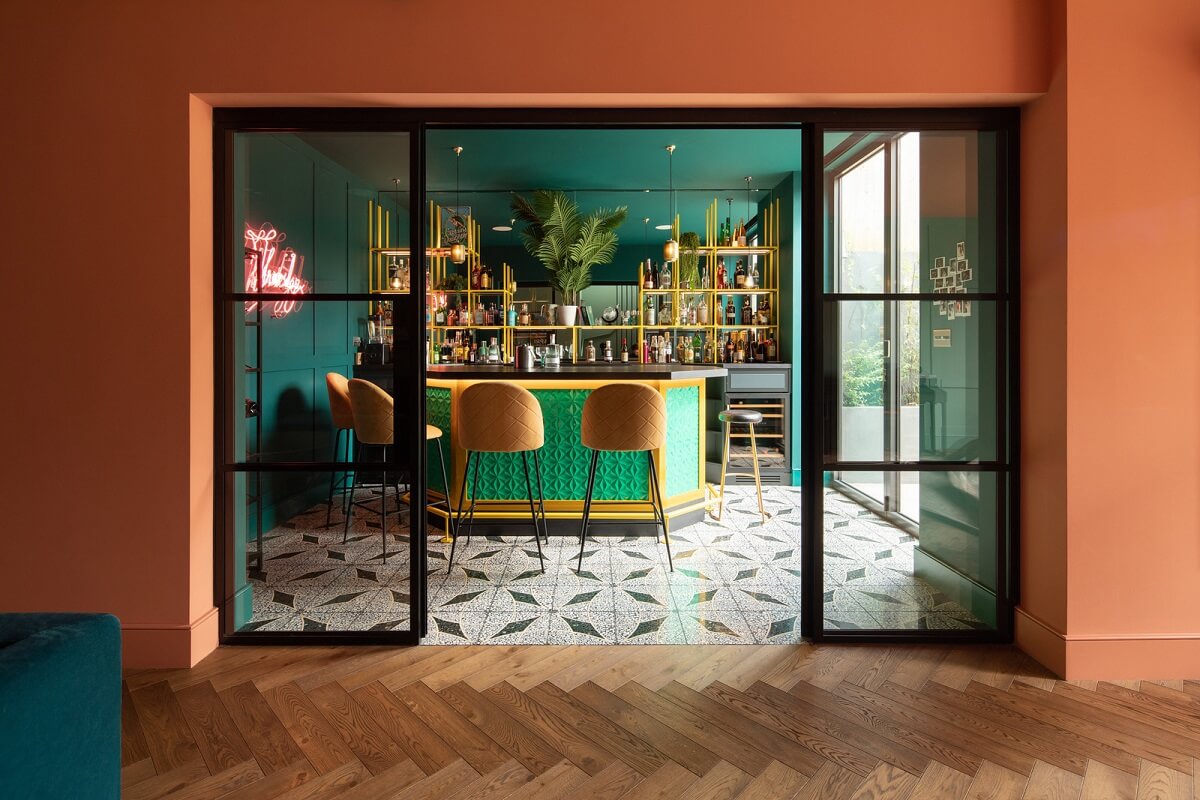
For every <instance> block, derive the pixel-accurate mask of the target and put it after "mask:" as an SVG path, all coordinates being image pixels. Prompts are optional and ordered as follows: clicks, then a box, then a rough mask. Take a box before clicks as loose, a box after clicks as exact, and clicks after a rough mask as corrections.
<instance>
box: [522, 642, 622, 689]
mask: <svg viewBox="0 0 1200 800" xmlns="http://www.w3.org/2000/svg"><path fill="white" fill-rule="evenodd" d="M585 648H586V649H592V648H587V646H586V645H573V646H571V647H564V648H562V649H561V650H559V651H558V652H556V653H554V654H552V655H550V656H548V657H547V658H541V659H538V660H537V661H535V662H533V663H531V664H528V665H526V666H524V667H521V668H520V669H518V670H516V671H514V672H513V673H512V674H511V675H509V676H507V677H506V678H505V679H504V680H505V682H506V683H508V684H509V685H510V686H512V687H513V688H514V689H516V690H517V691H519V692H524V691H526V690H528V689H532V688H533V687H534V686H537V685H538V684H539V683H542V682H543V681H546V680H550V679H551V678H552V677H553V676H555V675H557V674H558V673H559V672H562V671H563V670H564V669H568V668H570V667H572V666H575V665H578V664H581V663H582V664H586V663H588V661H590V658H588V653H586V652H581V651H582V650H584V649H585ZM614 649H615V648H614Z"/></svg>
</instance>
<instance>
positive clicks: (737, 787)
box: [687, 761, 751, 800]
mask: <svg viewBox="0 0 1200 800" xmlns="http://www.w3.org/2000/svg"><path fill="white" fill-rule="evenodd" d="M750 781H751V777H750V776H749V775H747V774H746V773H744V772H742V771H741V770H740V769H738V768H737V767H735V766H733V765H732V764H730V763H728V762H726V761H721V762H718V763H717V765H716V766H715V767H713V768H712V769H710V770H709V771H708V773H707V774H706V775H705V776H704V777H702V778H701V779H700V780H698V781H696V782H695V783H693V784H692V785H691V787H690V788H689V789H688V795H687V796H688V798H689V799H690V800H731V798H734V797H737V796H738V795H739V794H740V793H741V791H742V789H744V788H746V785H747V784H748V783H750Z"/></svg>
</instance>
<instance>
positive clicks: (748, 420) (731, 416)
mask: <svg viewBox="0 0 1200 800" xmlns="http://www.w3.org/2000/svg"><path fill="white" fill-rule="evenodd" d="M717 419H719V420H721V422H724V423H725V446H724V448H722V450H721V494H720V495H718V497H717V515H716V516H715V517H714V519H716V520H718V521H720V519H721V512H722V511H723V510H724V508H725V478H726V476H733V477H739V476H740V477H748V476H747V475H746V473H744V472H729V471H728V470H729V434H730V427H731V426H732V425H746V426H747V427H748V428H749V429H750V461H751V463H752V464H753V465H754V473H753V475H754V488H755V489H756V490H757V491H758V513H759V514H761V515H762V520H763V522H766V521H767V518H768V517H769V516H770V514H768V513H767V510H766V509H765V508H763V499H762V480H761V479H760V478H759V475H758V443H757V442H756V441H755V439H754V426H755V425H757V424H758V423H760V422H762V421H763V415H762V412H761V411H755V410H754V409H752V408H727V409H725V410H724V411H722V412H721V413H719V414H717Z"/></svg>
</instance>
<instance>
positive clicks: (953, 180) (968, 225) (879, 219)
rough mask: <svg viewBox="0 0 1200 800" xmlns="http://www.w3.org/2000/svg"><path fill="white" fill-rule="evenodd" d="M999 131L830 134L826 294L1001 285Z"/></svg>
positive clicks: (967, 290)
mask: <svg viewBox="0 0 1200 800" xmlns="http://www.w3.org/2000/svg"><path fill="white" fill-rule="evenodd" d="M997 143H998V140H997V135H996V134H995V133H994V132H990V131H920V132H918V131H908V132H904V131H886V132H879V131H838V132H830V133H827V134H826V135H825V185H826V199H825V210H826V217H827V224H826V235H825V239H826V258H825V263H826V270H825V290H826V291H828V292H843V293H862V292H874V293H880V292H897V293H915V292H936V293H939V294H942V293H944V294H974V293H980V292H997V291H1003V290H1004V289H1003V287H1001V286H999V285H998V282H997V280H998V275H997V270H996V263H997V252H998V247H999V245H1000V243H999V242H998V240H997V230H996V221H997V201H998V197H999V191H1000V188H1001V178H1000V176H999V175H998V173H997V166H998V159H997Z"/></svg>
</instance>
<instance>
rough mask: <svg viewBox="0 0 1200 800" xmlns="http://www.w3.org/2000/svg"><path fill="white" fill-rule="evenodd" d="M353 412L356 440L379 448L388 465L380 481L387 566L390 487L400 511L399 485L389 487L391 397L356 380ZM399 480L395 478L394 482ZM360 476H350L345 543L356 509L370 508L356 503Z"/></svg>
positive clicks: (352, 389)
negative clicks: (388, 492) (388, 488)
mask: <svg viewBox="0 0 1200 800" xmlns="http://www.w3.org/2000/svg"><path fill="white" fill-rule="evenodd" d="M349 390H350V409H351V411H352V412H353V414H354V436H355V438H356V439H358V441H359V443H360V444H364V445H369V446H376V447H379V448H380V450H381V452H382V454H383V457H382V459H381V460H382V461H383V462H385V463H384V464H383V465H381V466H382V473H383V476H382V478H381V479H380V481H379V494H380V497H379V527H380V529H381V531H380V536H381V538H382V539H383V563H385V564H386V563H387V487H388V486H389V485H390V486H393V487H394V488H395V490H396V509H397V510H399V509H400V484H399V481H397V480H393V481H392V482H391V483H390V484H389V483H388V473H387V464H386V462H387V448H388V447H390V446H391V444H392V441H393V431H392V416H393V410H392V396H391V395H390V394H388V393H387V392H385V391H384V390H383V389H380V388H379V387H378V386H376V385H375V384H373V383H371V382H370V381H364V380H360V379H358V378H353V379H351V380H350V382H349ZM395 477H396V476H393V478H395ZM358 483H359V481H358V474H357V472H354V473H351V476H350V503H349V507H348V509H347V511H346V526H345V529H344V531H343V532H342V541H343V542H345V541H346V539H347V537H349V535H350V518H351V517H352V516H354V507H355V506H358V507H359V508H369V507H368V506H367V504H366V503H358V502H355V500H354V492H355V490H356V489H357V488H358Z"/></svg>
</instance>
